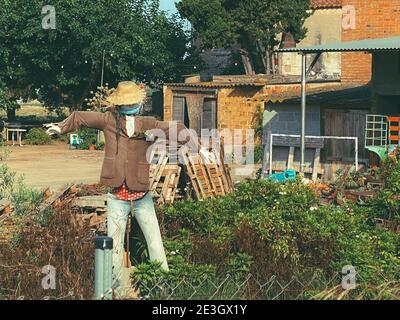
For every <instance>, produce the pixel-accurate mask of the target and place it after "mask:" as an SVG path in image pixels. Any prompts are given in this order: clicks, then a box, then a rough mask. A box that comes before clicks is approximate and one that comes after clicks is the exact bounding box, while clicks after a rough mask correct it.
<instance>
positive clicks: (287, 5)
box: [176, 0, 310, 74]
mask: <svg viewBox="0 0 400 320" xmlns="http://www.w3.org/2000/svg"><path fill="white" fill-rule="evenodd" d="M176 6H177V9H178V11H179V13H180V14H181V16H182V17H184V18H186V19H188V20H189V21H190V22H191V23H192V26H193V30H194V35H195V37H198V38H200V39H201V42H202V44H203V46H204V47H205V48H215V47H219V48H221V47H224V48H232V47H235V48H237V50H238V51H239V53H240V55H241V58H242V62H243V65H244V68H245V71H246V73H247V74H254V73H255V72H256V71H257V69H261V70H263V72H265V73H267V74H269V73H271V72H274V68H273V67H272V64H271V62H272V54H271V53H272V51H273V48H274V46H276V45H277V44H278V43H279V42H278V41H277V40H276V39H277V35H279V34H280V33H289V32H290V33H291V34H292V35H293V37H294V39H295V40H296V41H299V40H301V39H302V38H304V36H305V35H306V32H307V30H306V29H305V28H304V26H303V25H304V21H305V19H306V18H307V17H308V15H309V14H308V12H307V10H308V9H309V7H310V2H309V0H182V1H181V2H179V3H177V5H176Z"/></svg>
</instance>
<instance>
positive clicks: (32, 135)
mask: <svg viewBox="0 0 400 320" xmlns="http://www.w3.org/2000/svg"><path fill="white" fill-rule="evenodd" d="M25 142H26V143H27V144H33V145H44V144H51V142H52V140H51V137H50V136H49V135H48V134H46V132H45V131H44V130H43V129H40V128H33V129H31V130H29V132H28V133H27V134H26V136H25Z"/></svg>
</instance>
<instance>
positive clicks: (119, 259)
mask: <svg viewBox="0 0 400 320" xmlns="http://www.w3.org/2000/svg"><path fill="white" fill-rule="evenodd" d="M130 210H131V208H130V204H129V201H123V200H118V199H117V198H116V197H115V196H114V195H112V194H108V197H107V228H108V236H109V237H111V238H113V240H114V248H113V280H114V281H113V282H114V283H113V287H114V288H117V287H119V286H120V285H121V275H122V267H123V258H124V237H125V230H126V224H127V221H128V215H129V212H130Z"/></svg>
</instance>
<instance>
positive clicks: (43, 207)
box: [38, 185, 75, 212]
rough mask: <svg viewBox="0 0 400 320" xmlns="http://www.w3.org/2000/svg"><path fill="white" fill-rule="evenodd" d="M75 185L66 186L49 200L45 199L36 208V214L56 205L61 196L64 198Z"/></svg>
mask: <svg viewBox="0 0 400 320" xmlns="http://www.w3.org/2000/svg"><path fill="white" fill-rule="evenodd" d="M74 187H75V185H68V186H67V187H65V188H63V189H61V190H60V191H58V192H56V193H54V194H53V195H52V196H51V197H50V198H48V199H46V200H45V201H44V202H43V203H42V204H41V205H40V206H39V208H38V212H43V211H44V210H46V209H47V208H49V207H50V206H53V205H57V204H58V203H59V202H60V201H61V199H62V197H63V196H65V195H66V194H67V193H68V192H69V191H70V190H71V189H73V188H74Z"/></svg>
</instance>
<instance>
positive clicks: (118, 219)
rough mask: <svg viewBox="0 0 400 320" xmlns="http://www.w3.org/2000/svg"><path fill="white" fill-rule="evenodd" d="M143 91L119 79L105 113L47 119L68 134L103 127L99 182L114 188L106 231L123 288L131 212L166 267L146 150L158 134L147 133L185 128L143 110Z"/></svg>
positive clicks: (115, 272) (50, 131)
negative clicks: (85, 128) (103, 145)
mask: <svg viewBox="0 0 400 320" xmlns="http://www.w3.org/2000/svg"><path fill="white" fill-rule="evenodd" d="M145 97H146V91H145V88H144V86H142V85H137V84H135V83H134V82H131V81H125V82H121V83H119V84H118V87H117V89H116V90H115V91H114V92H113V93H112V94H111V95H110V96H109V98H108V100H107V102H108V103H109V105H110V107H109V108H108V109H107V111H106V112H105V113H102V112H91V111H89V112H87V111H77V112H73V113H72V114H71V115H70V116H69V117H68V118H67V119H65V120H64V121H63V122H61V123H58V124H49V125H47V127H48V130H47V133H48V134H50V135H54V134H65V133H68V132H71V131H75V130H77V129H79V128H81V127H88V128H96V129H99V130H102V131H103V132H104V136H105V157H104V161H103V167H102V171H101V180H100V182H101V183H102V184H104V185H106V186H109V187H112V189H113V191H112V192H111V193H109V194H108V198H107V211H108V219H107V224H108V226H107V227H108V235H109V236H110V237H112V238H113V240H114V249H113V278H114V279H113V283H114V284H113V287H114V288H116V289H119V288H122V287H123V284H124V283H125V280H124V276H123V273H124V272H123V271H124V270H123V269H124V268H123V267H124V237H125V233H126V230H127V223H128V220H130V219H129V216H130V214H132V215H133V216H134V217H135V218H136V220H137V222H138V224H139V226H140V228H141V230H142V232H143V234H144V237H145V239H146V242H147V247H148V251H149V255H150V260H152V261H158V262H159V263H160V264H161V268H162V269H164V270H166V271H168V264H167V259H166V255H165V250H164V246H163V242H162V239H161V233H160V228H159V224H158V221H157V217H156V213H155V210H154V204H153V199H152V195H151V194H150V192H149V169H150V164H149V162H148V160H147V159H146V153H147V150H148V148H149V147H150V146H151V145H152V144H153V143H154V141H149V140H154V139H149V134H148V133H149V132H150V130H151V131H153V129H159V130H161V131H162V132H163V133H164V134H165V137H166V138H167V139H169V137H170V136H171V137H172V136H173V137H178V136H179V134H180V131H182V130H187V129H186V127H185V126H184V125H182V124H177V125H175V126H171V123H169V122H164V121H158V120H156V119H155V118H154V117H142V116H139V114H140V112H141V110H142V108H143V103H144V101H145ZM174 130H176V132H174ZM150 135H151V134H150ZM185 136H186V137H188V139H186V140H185V141H184V142H188V141H189V142H192V148H197V143H194V141H195V140H194V136H193V135H190V133H189V130H187V132H186V133H185ZM196 141H197V140H196ZM202 152H203V153H204V152H205V151H204V150H202ZM128 279H129V278H128Z"/></svg>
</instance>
